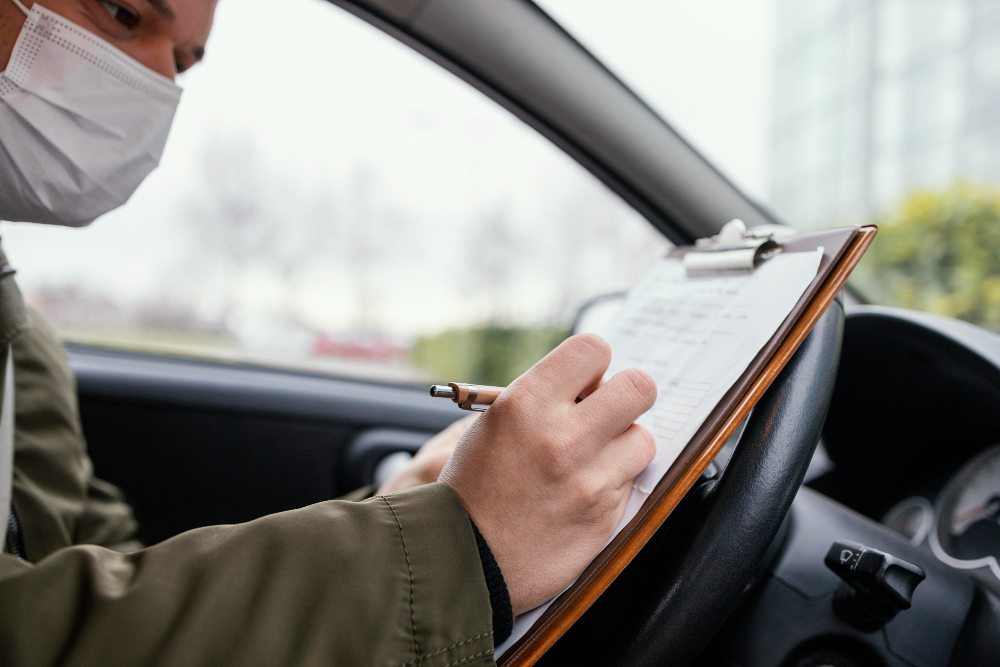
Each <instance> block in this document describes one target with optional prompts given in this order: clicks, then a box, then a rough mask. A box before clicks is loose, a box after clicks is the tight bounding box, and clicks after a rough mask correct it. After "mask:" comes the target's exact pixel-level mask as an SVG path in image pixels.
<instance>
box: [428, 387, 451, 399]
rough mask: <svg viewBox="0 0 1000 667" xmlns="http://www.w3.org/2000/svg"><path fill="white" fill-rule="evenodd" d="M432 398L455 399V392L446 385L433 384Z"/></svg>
mask: <svg viewBox="0 0 1000 667" xmlns="http://www.w3.org/2000/svg"><path fill="white" fill-rule="evenodd" d="M431 396H433V397H434V398H455V390H454V389H452V388H451V387H449V386H448V385H446V384H432V385H431Z"/></svg>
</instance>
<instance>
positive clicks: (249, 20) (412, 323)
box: [3, 0, 666, 383]
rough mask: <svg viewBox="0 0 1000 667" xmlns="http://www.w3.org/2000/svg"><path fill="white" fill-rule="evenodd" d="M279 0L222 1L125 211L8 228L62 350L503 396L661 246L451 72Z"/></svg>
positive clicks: (325, 9)
mask: <svg viewBox="0 0 1000 667" xmlns="http://www.w3.org/2000/svg"><path fill="white" fill-rule="evenodd" d="M281 4H282V8H281V11H280V12H276V11H275V10H274V9H273V5H271V4H270V3H264V2H255V3H250V2H246V3H222V5H221V7H220V9H219V16H218V19H217V22H216V32H215V33H214V35H213V37H212V40H211V42H210V43H209V48H208V56H207V59H206V62H205V64H204V65H202V66H200V67H198V68H195V70H193V71H192V72H191V73H190V74H189V75H186V76H185V77H184V78H183V80H182V81H181V83H182V85H183V86H184V87H185V93H184V99H183V101H182V104H181V110H180V112H179V115H178V118H177V122H176V125H175V128H174V133H173V135H172V137H171V140H170V143H169V145H168V147H167V151H166V154H165V156H164V159H163V163H162V166H161V168H160V169H159V170H158V171H157V172H156V173H155V174H154V175H153V176H152V177H151V178H150V179H149V180H148V182H147V183H145V184H144V185H143V187H142V188H141V189H140V191H139V192H138V193H137V194H136V195H135V197H134V198H133V200H132V201H131V202H129V204H128V205H126V206H125V207H123V208H122V209H120V210H118V211H115V212H113V213H111V214H109V215H107V216H106V217H105V218H103V219H101V220H99V221H98V222H96V223H95V224H94V225H93V226H92V227H91V228H88V229H85V230H69V229H57V228H44V227H40V226H35V225H9V224H8V225H5V226H4V229H3V234H4V242H5V248H6V250H7V252H8V254H9V255H10V257H11V260H12V262H13V263H14V264H15V265H16V266H17V267H18V269H19V280H20V283H21V286H22V289H23V290H24V292H25V294H26V296H27V298H28V300H29V302H30V303H31V304H33V305H34V306H35V307H36V308H37V309H39V310H40V311H41V312H42V314H43V315H45V316H46V317H47V318H49V319H50V320H51V321H53V322H54V323H55V324H56V325H57V326H58V327H59V328H60V330H61V331H62V332H63V333H64V335H65V337H66V338H67V339H68V340H70V341H78V342H83V343H88V344H94V345H100V346H111V347H115V348H120V349H128V350H140V351H152V352H157V353H168V354H180V355H191V356H201V357H209V358H216V359H225V360H239V361H249V362H254V363H267V364H277V365H282V366H292V367H296V368H304V369H309V370H317V371H322V372H330V373H334V374H346V375H352V376H359V377H364V378H370V379H376V380H388V381H395V382H427V381H428V380H449V379H470V380H475V381H479V382H495V383H501V382H507V381H509V380H510V379H511V378H512V377H514V376H516V375H517V374H518V373H519V372H520V371H522V370H523V369H524V368H525V367H527V366H528V365H529V364H530V363H532V362H533V361H534V360H535V359H537V358H538V357H540V356H541V355H542V354H544V353H545V352H546V351H547V350H548V349H549V348H551V347H552V346H553V345H554V344H555V343H557V342H558V341H559V340H560V339H561V338H562V337H563V336H564V335H565V334H566V331H567V328H568V326H569V322H570V320H571V319H572V316H573V314H574V313H575V311H576V309H577V308H578V307H579V305H580V304H582V303H583V302H584V301H586V300H587V299H589V298H591V297H593V296H596V295H599V294H603V293H607V292H613V291H616V290H621V289H623V288H625V287H627V286H628V285H629V284H631V282H633V281H634V280H635V279H636V278H637V277H638V273H639V272H641V271H642V269H643V266H644V265H645V264H646V263H647V262H648V260H650V259H652V257H654V256H655V255H656V254H658V253H660V252H662V251H663V250H664V248H665V246H666V242H665V240H664V239H663V238H662V237H661V236H660V235H659V234H658V233H656V232H655V230H653V228H652V227H651V226H650V225H649V224H648V223H647V222H646V221H645V220H643V219H642V218H640V217H639V216H638V215H637V214H636V213H635V212H634V211H633V210H632V209H630V208H629V207H627V206H626V205H625V204H624V203H623V202H622V201H621V200H620V199H618V198H617V197H616V196H615V195H614V194H613V193H611V192H610V191H608V190H607V189H606V188H605V187H604V186H603V185H602V184H601V183H600V182H598V181H597V180H596V179H595V178H594V177H593V176H591V175H590V174H589V173H588V172H586V171H585V170H583V169H582V168H581V167H580V166H579V165H578V164H576V163H575V162H573V161H572V160H571V159H570V158H568V157H567V156H566V155H564V154H563V153H561V152H560V151H559V150H558V149H556V148H555V147H553V146H552V145H551V144H550V143H549V142H548V141H547V140H545V139H544V138H542V137H540V136H539V135H537V134H536V133H535V132H534V131H533V130H531V129H530V128H528V127H526V126H524V125H523V124H522V123H521V122H520V121H518V120H517V119H515V118H514V117H513V116H511V115H510V114H509V113H507V112H506V111H505V110H503V109H501V108H499V107H498V106H496V105H495V104H494V103H493V102H491V101H490V100H488V99H487V98H485V97H484V96H482V95H481V94H480V93H478V92H477V91H475V90H473V89H471V88H470V87H469V86H467V85H466V84H465V83H463V82H462V81H460V80H458V79H456V78H454V77H453V76H452V75H450V74H448V73H447V72H445V71H444V70H442V69H440V68H439V67H437V66H436V65H434V64H433V63H431V62H429V61H427V60H425V59H424V58H423V57H422V56H419V55H417V54H416V53H414V52H412V51H411V50H409V49H408V48H406V47H404V46H402V45H400V44H398V43H396V42H395V41H394V40H392V39H391V38H389V37H387V36H385V35H383V34H382V33H381V32H379V31H377V30H375V29H374V28H372V27H370V26H368V25H367V24H365V23H363V22H360V21H358V20H357V19H355V18H353V17H351V16H349V15H348V14H346V13H345V12H343V11H341V10H338V9H335V8H333V7H332V6H330V5H328V4H327V3H325V2H319V1H318V0H286V1H285V2H282V3H281ZM263 34H266V35H268V37H267V39H266V40H263V41H262V40H261V38H260V35H263Z"/></svg>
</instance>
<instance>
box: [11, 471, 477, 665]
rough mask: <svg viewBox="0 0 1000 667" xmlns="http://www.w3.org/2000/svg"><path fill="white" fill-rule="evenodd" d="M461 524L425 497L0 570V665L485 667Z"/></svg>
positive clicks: (341, 507)
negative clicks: (474, 666) (471, 666)
mask: <svg viewBox="0 0 1000 667" xmlns="http://www.w3.org/2000/svg"><path fill="white" fill-rule="evenodd" d="M492 662H493V639H492V632H491V611H490V599H489V593H488V591H487V588H486V584H485V581H484V578H483V570H482V565H481V562H480V558H479V554H478V550H477V546H476V542H475V537H474V533H473V529H472V526H471V523H470V521H469V518H468V516H467V515H466V514H465V511H464V510H463V508H462V506H461V504H460V503H459V502H458V500H457V498H456V497H455V495H454V494H453V493H452V491H451V490H450V489H449V488H448V487H446V486H444V485H442V484H429V485H426V486H422V487H417V488H415V489H409V490H406V491H402V492H399V493H396V494H391V495H387V496H376V497H374V498H371V499H369V500H366V501H364V502H360V503H354V502H346V501H329V502H325V503H320V504H317V505H313V506H311V507H307V508H304V509H301V510H295V511H291V512H285V513H281V514H276V515H272V516H269V517H265V518H262V519H258V520H256V521H253V522H250V523H246V524H240V525H234V526H216V527H210V528H201V529H198V530H193V531H190V532H187V533H184V534H181V535H179V536H177V537H174V538H173V539H170V540H167V541H166V542H163V543H161V544H158V545H156V546H153V547H149V548H146V549H143V550H139V551H135V552H132V553H120V552H116V551H112V550H109V549H105V548H101V547H96V546H75V547H69V548H65V549H61V550H59V551H56V552H54V553H53V554H52V555H50V556H48V557H46V558H45V559H44V560H42V561H41V562H39V563H38V564H36V565H32V564H29V563H27V562H24V561H21V560H18V559H16V558H15V557H13V556H10V555H7V554H4V555H2V556H0V664H12V665H13V664H16V665H49V664H57V663H58V664H151V665H152V664H170V665H181V664H183V665H199V664H241V665H255V664H285V665H292V664H294V665H312V664H315V665H330V664H343V665H442V666H444V665H458V664H462V665H467V664H492Z"/></svg>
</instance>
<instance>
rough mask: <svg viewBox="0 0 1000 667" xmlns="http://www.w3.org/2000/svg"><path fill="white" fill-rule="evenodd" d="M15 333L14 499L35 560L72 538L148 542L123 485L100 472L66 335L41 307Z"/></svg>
mask: <svg viewBox="0 0 1000 667" xmlns="http://www.w3.org/2000/svg"><path fill="white" fill-rule="evenodd" d="M27 318H28V323H29V326H28V327H27V329H26V330H24V331H23V332H22V333H21V334H20V335H19V336H18V337H17V338H16V339H15V340H14V344H13V348H12V349H13V351H14V366H15V373H14V378H15V381H16V391H15V405H16V420H15V426H16V433H15V455H14V488H13V506H14V510H15V512H16V514H17V518H18V519H19V520H20V524H21V530H22V532H23V534H24V543H25V547H26V549H25V551H26V553H27V558H28V559H29V560H31V561H33V562H37V561H40V560H42V559H43V558H44V557H45V556H47V555H49V554H51V553H53V552H54V551H56V550H58V549H61V548H63V547H67V546H70V545H71V544H98V545H101V546H105V547H110V548H113V549H116V550H119V551H129V550H133V549H137V548H139V547H140V546H141V544H139V542H138V541H137V540H136V530H137V528H138V525H137V523H136V521H135V518H134V516H133V514H132V509H131V508H130V507H129V505H128V504H127V503H126V502H125V501H124V499H123V497H122V494H121V492H120V491H119V490H118V489H117V488H116V487H115V486H113V485H111V484H108V483H107V482H104V481H102V480H100V479H98V478H97V477H96V476H95V475H94V470H93V466H92V464H91V461H90V457H89V456H87V448H86V443H85V442H84V437H83V430H82V428H81V426H80V415H79V410H78V408H77V399H76V383H75V380H74V377H73V372H72V371H71V370H70V367H69V363H68V362H67V360H66V353H65V350H64V348H63V345H62V342H61V341H60V340H59V338H58V336H57V335H56V333H55V332H54V331H53V330H52V329H51V328H50V327H49V326H48V324H46V322H45V321H44V320H43V319H42V318H41V317H40V316H39V315H38V314H37V313H35V312H33V311H30V310H29V311H28V312H27Z"/></svg>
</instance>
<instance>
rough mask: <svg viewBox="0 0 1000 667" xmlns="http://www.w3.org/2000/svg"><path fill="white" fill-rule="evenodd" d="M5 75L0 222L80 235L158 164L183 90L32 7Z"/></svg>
mask: <svg viewBox="0 0 1000 667" xmlns="http://www.w3.org/2000/svg"><path fill="white" fill-rule="evenodd" d="M12 1H13V2H14V4H16V5H17V6H18V7H19V8H20V9H21V11H22V12H24V13H25V15H26V16H27V17H28V18H27V20H26V21H25V23H24V28H22V29H21V34H20V35H19V36H18V38H17V44H16V45H15V46H14V52H13V53H12V54H11V57H10V62H9V63H8V65H7V69H6V71H4V72H2V73H0V219H2V220H11V221H23V222H42V223H48V224H55V225H68V226H73V227H79V226H83V225H86V224H89V223H90V222H92V221H93V220H94V219H95V218H97V217H98V216H100V215H103V214H104V213H107V212H108V211H110V210H112V209H115V208H117V207H119V206H121V205H122V204H124V203H125V202H126V201H128V199H129V197H131V196H132V193H133V192H135V190H136V188H138V187H139V184H140V183H141V182H142V181H143V179H144V178H145V177H146V176H148V175H149V172H151V171H152V170H153V169H154V168H155V167H156V166H157V165H158V164H159V162H160V156H161V155H162V154H163V147H164V145H165V144H166V141H167V135H168V133H169V132H170V125H171V123H172V122H173V119H174V113H175V111H176V110H177V103H178V102H179V101H180V96H181V89H180V88H179V87H178V86H177V85H175V84H174V82H173V81H171V80H170V79H168V78H166V77H164V76H161V75H160V74H157V73H156V72H154V71H152V70H151V69H149V68H147V67H145V66H143V65H142V64H140V63H139V62H137V61H136V60H134V59H133V58H131V57H129V56H127V55H126V54H124V53H123V52H122V51H120V50H118V49H116V48H115V47H113V46H111V45H110V44H108V43H107V42H106V41H104V40H102V39H100V38H99V37H97V36H96V35H93V34H92V33H90V32H87V31H86V30H84V29H83V28H81V27H79V26H78V25H76V24H75V23H72V22H70V21H68V20H66V19H64V18H63V17H61V16H59V15H58V14H55V13H53V12H51V11H49V10H48V9H45V8H44V7H40V6H39V5H38V3H37V2H36V3H35V5H34V7H32V9H31V11H28V9H27V8H26V7H25V6H24V5H22V4H21V2H20V0H12Z"/></svg>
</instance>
